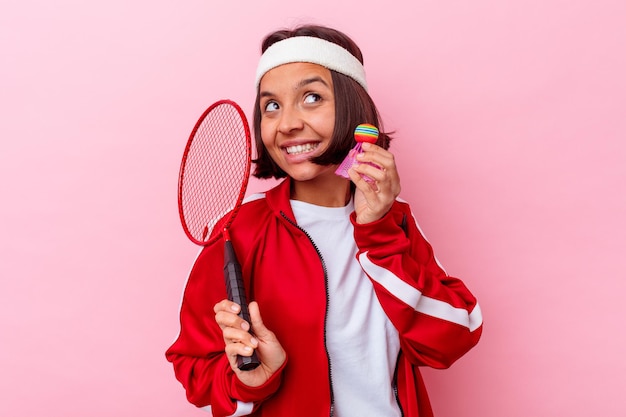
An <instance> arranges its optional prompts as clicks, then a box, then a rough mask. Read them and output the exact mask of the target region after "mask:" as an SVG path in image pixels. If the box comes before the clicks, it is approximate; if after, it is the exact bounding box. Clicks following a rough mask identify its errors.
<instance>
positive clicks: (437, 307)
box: [359, 252, 483, 332]
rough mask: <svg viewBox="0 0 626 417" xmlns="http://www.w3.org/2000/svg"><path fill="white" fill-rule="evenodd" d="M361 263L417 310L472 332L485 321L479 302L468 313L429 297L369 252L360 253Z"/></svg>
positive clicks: (389, 289) (364, 268) (395, 294)
mask: <svg viewBox="0 0 626 417" xmlns="http://www.w3.org/2000/svg"><path fill="white" fill-rule="evenodd" d="M359 263H360V264H361V267H362V268H363V270H364V271H365V273H366V274H367V275H369V276H370V278H372V279H373V280H374V281H376V282H378V283H379V284H380V285H382V286H383V287H385V288H386V289H387V290H388V291H389V292H390V293H391V294H393V295H394V296H395V297H396V298H398V299H399V300H401V301H402V302H404V303H405V304H407V305H409V306H411V307H413V308H414V309H415V311H418V312H420V313H423V314H426V315H429V316H432V317H436V318H439V319H442V320H446V321H449V322H452V323H456V324H459V325H461V326H465V327H467V328H468V329H469V330H470V332H473V331H474V330H476V329H478V328H479V327H480V326H481V324H482V322H483V316H482V313H481V311H480V306H479V305H478V304H477V305H476V306H475V307H474V310H473V311H472V312H471V313H470V314H468V313H467V310H465V309H463V308H458V307H454V306H452V305H450V304H448V303H446V302H445V301H440V300H436V299H434V298H430V297H427V296H425V295H423V294H422V293H421V291H419V290H417V289H416V288H414V287H412V286H411V285H409V284H407V283H406V282H404V281H403V280H401V279H400V278H399V277H397V276H396V275H395V274H394V273H392V272H391V271H388V270H386V269H385V268H382V267H380V266H378V265H376V264H375V263H373V262H372V261H371V260H370V259H369V258H368V257H367V252H365V253H362V254H361V255H359Z"/></svg>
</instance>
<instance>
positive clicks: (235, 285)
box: [224, 240, 261, 371]
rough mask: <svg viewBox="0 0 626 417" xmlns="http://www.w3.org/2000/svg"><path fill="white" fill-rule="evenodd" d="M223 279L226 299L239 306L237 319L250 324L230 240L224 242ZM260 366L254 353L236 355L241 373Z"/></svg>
mask: <svg viewBox="0 0 626 417" xmlns="http://www.w3.org/2000/svg"><path fill="white" fill-rule="evenodd" d="M224 279H225V280H226V291H227V292H228V299H229V300H230V301H232V302H234V303H237V304H239V305H240V306H241V311H239V317H241V318H242V319H244V320H245V321H247V322H248V323H251V321H250V312H249V311H248V302H247V300H246V292H245V290H244V288H243V278H242V276H241V265H239V262H238V261H237V256H235V250H234V249H233V244H232V243H231V241H230V240H226V241H225V242H224ZM250 334H252V331H250ZM260 364H261V362H260V361H259V358H258V357H257V354H256V351H254V352H253V353H252V356H241V355H237V367H238V368H239V369H241V370H242V371H251V370H253V369H255V368H256V367H257V366H259V365H260Z"/></svg>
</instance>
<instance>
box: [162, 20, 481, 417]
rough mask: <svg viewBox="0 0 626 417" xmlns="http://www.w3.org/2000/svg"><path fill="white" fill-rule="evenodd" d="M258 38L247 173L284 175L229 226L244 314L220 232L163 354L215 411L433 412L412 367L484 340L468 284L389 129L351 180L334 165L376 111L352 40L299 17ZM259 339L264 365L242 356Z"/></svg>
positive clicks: (359, 415)
mask: <svg viewBox="0 0 626 417" xmlns="http://www.w3.org/2000/svg"><path fill="white" fill-rule="evenodd" d="M262 52H263V54H262V56H261V60H260V62H259V66H258V70H257V80H256V82H257V99H256V103H255V108H254V132H255V137H256V147H257V151H258V159H257V160H256V161H255V162H256V168H255V175H256V176H257V177H259V178H270V177H274V178H284V181H282V182H281V183H280V184H279V185H277V186H276V187H275V188H273V189H271V190H269V191H267V192H266V193H263V194H258V195H254V196H251V197H250V198H248V199H247V201H246V202H245V203H244V205H243V206H242V207H241V209H240V212H239V214H238V216H237V217H236V219H235V221H234V222H233V224H232V226H231V227H230V234H231V238H232V240H233V244H234V246H235V251H236V253H237V254H238V257H239V261H240V262H241V264H242V271H243V275H244V281H245V287H246V290H247V291H248V299H249V300H253V301H252V302H251V303H250V314H251V323H247V322H245V321H243V320H241V319H240V318H239V317H238V316H237V313H238V312H239V308H240V307H239V306H238V305H236V304H234V303H232V302H230V301H228V300H227V299H226V297H225V294H226V289H225V286H224V280H223V271H222V268H223V257H224V254H223V244H222V243H221V242H218V243H216V244H214V245H210V246H207V247H205V248H204V249H203V251H202V252H201V253H200V255H199V256H198V259H197V260H196V262H195V265H194V267H193V269H192V272H191V274H190V277H189V279H188V283H187V286H186V289H185V294H184V298H183V303H182V307H181V331H180V335H179V336H178V339H177V340H176V342H175V343H174V344H173V345H172V346H171V347H170V348H169V350H168V351H167V354H166V355H167V359H168V360H169V361H171V362H172V363H173V364H174V369H175V372H176V377H177V378H178V380H179V381H180V382H181V383H182V384H183V386H184V387H185V389H186V392H187V398H188V400H189V401H190V402H191V403H193V404H195V405H196V406H198V407H203V408H205V409H207V410H208V411H210V412H211V413H212V415H214V416H242V415H252V416H275V417H287V416H298V417H303V416H311V417H313V416H315V417H318V416H335V417H350V416H354V417H363V416H385V417H392V416H394V417H396V416H397V417H400V416H405V417H418V416H419V417H424V416H431V415H432V411H431V407H430V404H429V401H428V396H427V394H426V391H425V388H424V384H423V381H422V378H421V376H420V373H419V370H418V367H420V366H431V367H435V368H446V367H448V366H450V365H451V364H452V363H453V362H454V361H455V360H457V359H458V358H460V357H461V356H462V355H463V354H465V353H466V352H467V351H468V350H469V349H470V348H472V347H473V346H474V345H475V344H476V343H477V342H478V339H479V338H480V335H481V331H482V316H481V313H480V308H479V307H478V304H477V302H476V299H475V297H474V296H473V295H472V294H471V293H470V292H469V291H468V289H467V288H466V287H465V286H464V285H463V283H462V282H461V281H460V280H458V279H456V278H452V277H449V276H448V275H447V274H446V273H445V272H444V270H443V269H442V268H441V267H440V266H439V264H438V263H437V261H436V259H435V257H434V255H433V251H432V249H431V246H430V245H429V244H428V242H427V241H426V240H425V239H424V237H423V236H422V234H421V233H420V230H419V228H418V226H417V224H416V223H415V221H414V218H413V215H412V213H411V209H410V207H409V206H408V204H407V203H405V202H403V201H401V200H399V199H398V198H397V197H398V195H399V193H400V180H399V177H398V172H397V169H396V165H395V162H394V157H393V155H392V154H391V153H390V152H389V151H388V150H387V149H388V147H389V141H390V138H389V136H388V135H386V134H385V133H381V134H380V136H379V138H378V142H377V143H376V144H364V152H363V153H362V154H361V155H360V157H359V162H362V163H359V164H358V165H356V166H355V167H354V168H352V169H351V170H350V172H349V176H350V179H349V180H348V179H346V178H343V177H341V176H338V175H336V174H335V170H336V168H337V166H338V165H339V164H340V163H341V161H342V160H343V159H344V157H345V156H346V155H347V153H348V151H349V150H350V149H351V148H352V147H353V146H354V145H355V142H354V138H353V132H354V129H355V127H356V126H357V125H359V124H361V123H370V124H373V125H375V126H379V127H381V124H380V120H379V117H378V112H377V110H376V107H375V105H374V103H373V102H372V100H371V98H370V97H369V95H368V93H367V83H366V79H365V72H364V69H363V57H362V55H361V52H360V50H359V48H358V47H357V45H356V44H355V43H354V42H353V41H352V40H351V39H350V38H348V37H347V36H346V35H345V34H343V33H341V32H339V31H336V30H333V29H330V28H326V27H320V26H302V27H299V28H296V29H295V30H292V31H277V32H275V33H272V34H270V35H269V36H268V37H267V38H266V39H265V40H264V42H263V45H262ZM381 131H382V129H381ZM366 177H369V180H368V181H366V180H365V179H364V178H366ZM248 330H252V334H253V335H252V334H251V333H249V332H248ZM253 351H256V353H257V355H258V357H259V360H260V361H261V365H260V366H259V367H258V368H256V369H254V370H250V371H241V370H239V369H238V368H237V365H236V357H237V355H243V356H250V355H251V354H252V352H253Z"/></svg>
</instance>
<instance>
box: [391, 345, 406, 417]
mask: <svg viewBox="0 0 626 417" xmlns="http://www.w3.org/2000/svg"><path fill="white" fill-rule="evenodd" d="M399 363H400V353H398V357H397V358H396V369H395V371H394V372H393V393H394V395H395V397H396V403H397V404H398V408H399V409H400V415H401V416H402V417H404V410H402V404H400V397H399V396H398V365H399Z"/></svg>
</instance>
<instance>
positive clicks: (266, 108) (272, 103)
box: [265, 101, 278, 112]
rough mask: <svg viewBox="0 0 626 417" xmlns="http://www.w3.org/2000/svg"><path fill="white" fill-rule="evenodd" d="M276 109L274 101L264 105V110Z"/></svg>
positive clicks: (276, 105)
mask: <svg viewBox="0 0 626 417" xmlns="http://www.w3.org/2000/svg"><path fill="white" fill-rule="evenodd" d="M276 110H278V104H276V102H275V101H270V102H268V103H267V104H266V105H265V111H266V112H272V111H276Z"/></svg>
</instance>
